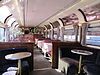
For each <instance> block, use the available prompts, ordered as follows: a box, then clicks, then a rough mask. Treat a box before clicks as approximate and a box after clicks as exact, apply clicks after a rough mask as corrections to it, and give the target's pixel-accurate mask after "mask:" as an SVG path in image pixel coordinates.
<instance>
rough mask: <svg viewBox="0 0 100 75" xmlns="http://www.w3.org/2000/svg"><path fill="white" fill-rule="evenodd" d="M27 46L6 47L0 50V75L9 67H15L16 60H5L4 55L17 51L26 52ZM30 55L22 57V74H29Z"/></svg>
mask: <svg viewBox="0 0 100 75" xmlns="http://www.w3.org/2000/svg"><path fill="white" fill-rule="evenodd" d="M26 51H27V48H8V49H3V50H0V75H2V74H3V73H4V72H6V71H7V69H8V68H9V67H17V66H18V64H17V63H18V60H7V59H5V56H6V55H8V54H13V53H17V52H26ZM29 61H30V57H28V58H25V59H22V75H29V71H30V65H29Z"/></svg>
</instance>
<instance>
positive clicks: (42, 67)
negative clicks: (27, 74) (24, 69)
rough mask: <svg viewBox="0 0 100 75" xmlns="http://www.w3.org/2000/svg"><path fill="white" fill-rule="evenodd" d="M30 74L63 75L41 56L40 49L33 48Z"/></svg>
mask: <svg viewBox="0 0 100 75" xmlns="http://www.w3.org/2000/svg"><path fill="white" fill-rule="evenodd" d="M31 75H64V74H63V73H61V72H58V71H56V70H55V69H52V68H51V64H50V62H49V60H48V59H46V58H44V57H43V54H42V53H41V50H40V49H38V48H35V49H34V71H33V72H32V73H31Z"/></svg>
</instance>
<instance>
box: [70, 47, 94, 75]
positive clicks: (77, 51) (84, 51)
mask: <svg viewBox="0 0 100 75" xmlns="http://www.w3.org/2000/svg"><path fill="white" fill-rule="evenodd" d="M71 52H72V53H76V54H79V55H80V58H79V68H78V74H80V73H81V62H82V55H92V54H93V53H92V52H90V51H86V50H78V49H73V50H71Z"/></svg>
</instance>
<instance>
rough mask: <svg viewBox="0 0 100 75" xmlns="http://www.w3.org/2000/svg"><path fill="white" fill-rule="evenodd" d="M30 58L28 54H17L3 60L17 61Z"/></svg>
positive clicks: (9, 55) (7, 56)
mask: <svg viewBox="0 0 100 75" xmlns="http://www.w3.org/2000/svg"><path fill="white" fill-rule="evenodd" d="M30 56H31V53H30V52H18V53H14V54H8V55H6V56H5V59H9V60H19V59H23V58H26V57H30Z"/></svg>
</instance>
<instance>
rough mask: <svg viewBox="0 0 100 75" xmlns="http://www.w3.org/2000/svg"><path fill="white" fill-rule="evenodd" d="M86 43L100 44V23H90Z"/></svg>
mask: <svg viewBox="0 0 100 75" xmlns="http://www.w3.org/2000/svg"><path fill="white" fill-rule="evenodd" d="M86 44H87V45H95V46H100V23H93V24H90V25H88V28H87V32H86Z"/></svg>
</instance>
